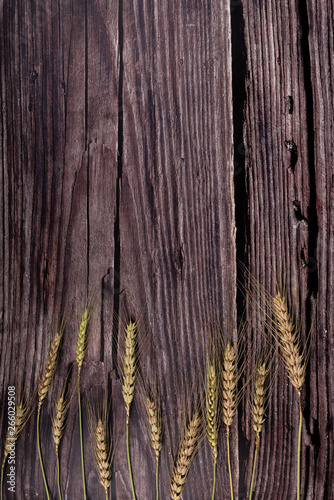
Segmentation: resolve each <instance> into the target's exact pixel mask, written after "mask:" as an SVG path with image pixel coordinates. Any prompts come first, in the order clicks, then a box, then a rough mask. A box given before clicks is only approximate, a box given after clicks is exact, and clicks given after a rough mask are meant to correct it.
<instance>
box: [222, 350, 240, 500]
mask: <svg viewBox="0 0 334 500" xmlns="http://www.w3.org/2000/svg"><path fill="white" fill-rule="evenodd" d="M222 385H223V387H222V399H223V422H224V424H225V425H226V428H227V460H228V469H229V476H230V490H231V499H232V500H234V493H233V482H232V469H231V456H230V427H231V425H232V422H233V418H234V415H235V412H236V409H237V391H236V387H237V375H236V349H235V347H234V346H232V345H231V344H230V342H228V343H227V344H226V346H225V349H224V359H223V381H222Z"/></svg>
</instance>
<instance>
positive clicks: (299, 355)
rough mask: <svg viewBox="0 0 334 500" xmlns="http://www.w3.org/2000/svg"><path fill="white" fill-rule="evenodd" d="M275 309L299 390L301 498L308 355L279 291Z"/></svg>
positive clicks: (280, 341) (285, 356)
mask: <svg viewBox="0 0 334 500" xmlns="http://www.w3.org/2000/svg"><path fill="white" fill-rule="evenodd" d="M272 305H273V311H274V314H275V316H276V322H277V324H276V328H277V330H278V331H277V333H276V336H275V334H273V335H274V336H275V337H276V339H277V340H278V344H279V346H280V350H281V356H282V359H283V363H284V365H285V368H286V371H287V373H288V377H289V379H290V381H291V383H292V385H293V387H294V388H295V389H296V390H297V393H298V403H299V430H298V450H297V500H300V477H301V473H300V456H301V437H302V424H303V413H302V404H301V391H302V387H303V385H304V382H305V374H306V364H307V355H305V353H306V349H303V350H301V331H300V327H299V326H297V324H296V322H295V321H294V319H293V317H292V315H291V314H290V311H289V309H288V305H287V300H286V298H285V297H284V296H283V294H282V293H281V292H280V291H278V292H277V294H276V296H275V297H274V298H272Z"/></svg>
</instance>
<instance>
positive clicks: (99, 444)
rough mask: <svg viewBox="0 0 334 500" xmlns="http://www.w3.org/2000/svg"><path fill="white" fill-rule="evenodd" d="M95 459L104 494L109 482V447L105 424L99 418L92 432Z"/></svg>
mask: <svg viewBox="0 0 334 500" xmlns="http://www.w3.org/2000/svg"><path fill="white" fill-rule="evenodd" d="M94 441H95V457H96V464H97V470H98V474H99V479H100V483H101V485H102V486H103V487H104V489H105V491H106V493H107V490H108V488H109V486H110V482H111V447H110V444H109V442H108V432H107V422H106V421H103V420H102V418H99V419H98V421H97V424H96V427H95V431H94Z"/></svg>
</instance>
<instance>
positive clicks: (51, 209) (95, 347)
mask: <svg viewBox="0 0 334 500" xmlns="http://www.w3.org/2000/svg"><path fill="white" fill-rule="evenodd" d="M1 25H2V32H3V33H5V36H4V37H2V38H1V110H2V121H1V126H2V141H1V148H2V149H1V152H2V155H1V158H2V169H1V175H2V179H1V180H2V190H1V206H2V217H1V221H2V224H3V227H2V232H1V238H2V241H1V252H2V256H1V263H2V269H1V286H2V288H1V290H2V301H3V303H2V311H3V312H2V321H1V328H2V335H1V359H2V363H1V366H2V370H1V401H2V404H3V411H2V413H1V429H2V435H4V433H5V432H6V408H7V406H6V391H7V386H8V385H13V384H16V385H17V386H18V384H19V382H21V383H22V381H23V380H22V379H23V377H24V373H25V375H26V378H25V384H26V388H27V390H29V389H30V388H31V387H35V386H36V382H37V377H38V373H39V368H40V367H41V362H42V361H43V360H44V358H45V354H46V352H47V347H48V341H49V335H50V333H51V328H52V327H53V328H56V327H57V324H58V321H59V320H60V315H61V314H63V313H65V316H66V321H67V324H66V334H65V338H64V345H63V354H62V357H61V364H60V369H59V371H58V373H57V377H56V386H57V387H59V384H60V383H61V382H62V379H63V378H64V377H65V376H66V373H67V370H68V367H69V366H71V365H72V363H73V361H74V359H75V342H76V335H77V327H78V319H79V315H80V314H81V312H82V308H83V307H84V305H85V302H86V300H87V296H88V297H90V296H92V295H94V301H95V313H94V317H93V322H92V328H91V330H92V333H91V346H90V348H89V349H88V353H87V362H86V368H85V370H86V373H87V375H86V376H84V377H83V380H82V385H83V390H84V391H87V394H91V395H92V394H94V392H96V391H94V390H92V387H95V388H97V387H101V386H103V385H106V378H107V374H106V371H107V370H111V368H112V366H111V344H112V342H111V336H112V331H111V330H110V324H112V309H113V261H114V234H113V231H114V215H115V206H116V196H115V193H116V178H117V148H118V146H117V140H118V137H117V129H118V63H119V62H118V45H117V44H118V3H116V2H112V4H110V5H107V4H105V3H104V2H86V3H85V2H68V1H67V0H63V1H61V2H39V1H36V2H31V3H29V5H28V4H26V2H20V1H13V2H4V3H3V4H2V7H1ZM75 376H76V372H75V370H74V373H73V378H74V382H75ZM74 387H75V383H74ZM91 397H92V400H93V399H94V396H91ZM84 400H85V403H87V400H86V399H85V395H84ZM75 401H76V395H75V397H74V398H73V403H75ZM73 406H76V405H75V404H74V405H73ZM85 408H87V406H85ZM49 415H50V407H49V404H48V403H46V404H45V406H44V407H43V413H42V448H43V453H44V456H45V457H47V460H46V472H47V476H48V479H49V483H50V489H51V491H52V492H55V490H56V475H55V455H54V446H53V442H52V439H50V428H51V422H50V418H49ZM84 416H85V436H86V442H87V443H88V442H89V432H88V418H87V412H86V411H85V412H84ZM26 450H30V451H29V454H28V455H27V453H26ZM61 458H62V471H63V476H62V479H63V483H62V484H63V491H64V493H65V492H66V498H77V497H78V495H79V496H81V493H80V492H81V488H82V482H81V463H80V444H79V434H78V422H77V411H76V410H74V408H73V412H72V414H71V416H70V419H69V422H68V427H67V433H66V435H65V437H64V442H63V444H62V447H61ZM86 459H87V464H89V465H88V467H87V484H88V486H89V489H90V492H91V494H93V492H96V494H97V495H98V491H99V489H100V486H99V485H98V484H97V476H96V472H95V469H94V455H93V451H92V449H91V447H90V446H89V445H86ZM23 464H24V465H23ZM17 471H18V473H17V492H16V498H33V497H35V496H36V495H43V482H42V475H41V472H40V467H39V463H38V456H37V449H36V426H35V413H34V414H33V420H32V421H31V424H29V427H28V429H27V431H26V432H25V433H24V436H23V437H22V440H20V441H19V443H18V445H17ZM88 471H90V472H89V473H88ZM73 478H75V479H74V480H73Z"/></svg>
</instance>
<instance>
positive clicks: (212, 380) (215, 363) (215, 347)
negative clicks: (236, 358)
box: [203, 329, 222, 500]
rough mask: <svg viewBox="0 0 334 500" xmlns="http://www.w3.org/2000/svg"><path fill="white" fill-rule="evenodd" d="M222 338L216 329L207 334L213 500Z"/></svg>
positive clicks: (207, 411)
mask: <svg viewBox="0 0 334 500" xmlns="http://www.w3.org/2000/svg"><path fill="white" fill-rule="evenodd" d="M219 344H220V339H218V338H217V336H216V335H215V329H210V330H209V331H208V334H207V343H206V363H205V382H204V388H205V407H204V409H203V410H204V411H203V414H204V416H205V427H206V435H207V438H208V442H209V445H210V448H211V451H212V456H213V487H212V500H213V499H214V497H215V490H216V473H217V459H218V433H219V427H220V422H221V405H220V398H221V389H222V386H221V364H220V362H219V352H218V351H219Z"/></svg>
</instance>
